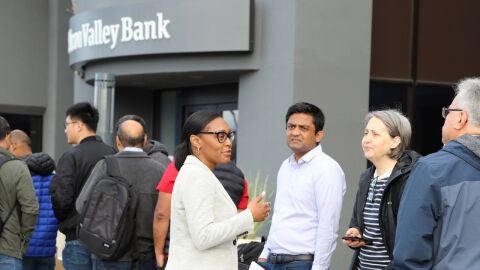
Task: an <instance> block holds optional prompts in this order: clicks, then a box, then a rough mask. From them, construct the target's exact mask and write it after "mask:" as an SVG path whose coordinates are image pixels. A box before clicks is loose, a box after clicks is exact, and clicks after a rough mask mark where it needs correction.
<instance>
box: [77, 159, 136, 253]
mask: <svg viewBox="0 0 480 270" xmlns="http://www.w3.org/2000/svg"><path fill="white" fill-rule="evenodd" d="M104 160H105V164H106V166H107V175H106V176H103V177H102V178H100V179H98V180H97V182H96V183H95V184H94V187H93V188H92V190H91V192H90V194H89V195H88V199H87V200H86V202H85V205H84V208H83V209H82V213H79V214H80V217H81V219H80V226H79V232H78V240H79V241H80V242H81V243H82V244H83V245H85V246H86V247H87V248H88V249H89V250H90V251H91V252H92V253H93V254H95V255H96V256H97V257H99V258H100V259H103V260H116V259H119V258H120V257H122V256H123V255H124V254H125V253H126V252H127V251H128V250H129V249H131V248H132V246H134V244H135V243H134V242H135V237H134V236H135V224H136V212H137V204H138V198H137V194H136V193H135V190H134V188H133V186H132V184H131V183H129V182H128V181H127V180H126V179H125V178H123V177H122V176H121V175H120V169H119V167H118V163H117V160H116V159H115V157H114V156H105V157H104Z"/></svg>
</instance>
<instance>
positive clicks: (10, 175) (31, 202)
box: [0, 116, 38, 270]
mask: <svg viewBox="0 0 480 270" xmlns="http://www.w3.org/2000/svg"><path fill="white" fill-rule="evenodd" d="M9 133H10V125H9V124H8V122H7V120H5V118H3V117H1V116H0V158H5V157H8V158H13V155H12V154H10V153H9V152H8V151H7V149H8V148H9V147H10V139H9ZM37 215H38V202H37V199H36V197H35V190H34V189H33V184H32V180H31V178H30V173H29V172H28V168H27V166H26V165H25V163H23V162H22V161H19V160H11V161H7V162H5V163H4V164H3V165H2V166H1V167H0V218H1V219H2V220H3V221H4V227H3V231H1V237H0V269H1V270H4V269H5V270H7V269H21V268H22V261H21V260H22V257H23V253H24V252H25V248H26V247H27V243H28V240H29V239H30V236H31V234H32V231H33V228H34V227H35V223H36V221H37Z"/></svg>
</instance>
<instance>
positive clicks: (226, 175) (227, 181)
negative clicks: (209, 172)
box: [213, 162, 245, 206]
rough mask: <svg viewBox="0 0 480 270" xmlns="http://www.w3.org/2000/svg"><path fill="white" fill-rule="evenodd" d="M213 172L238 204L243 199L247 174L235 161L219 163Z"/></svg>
mask: <svg viewBox="0 0 480 270" xmlns="http://www.w3.org/2000/svg"><path fill="white" fill-rule="evenodd" d="M213 174H215V176H216V177H217V178H218V180H219V181H220V183H221V184H222V186H223V187H224V188H225V190H226V191H227V193H228V195H230V197H231V198H232V201H233V202H234V203H235V205H237V206H238V204H239V203H240V200H242V196H243V190H244V187H245V176H244V175H243V173H242V171H241V170H240V169H239V168H238V167H237V166H236V165H235V163H233V162H229V163H225V164H219V165H217V166H216V167H215V169H213Z"/></svg>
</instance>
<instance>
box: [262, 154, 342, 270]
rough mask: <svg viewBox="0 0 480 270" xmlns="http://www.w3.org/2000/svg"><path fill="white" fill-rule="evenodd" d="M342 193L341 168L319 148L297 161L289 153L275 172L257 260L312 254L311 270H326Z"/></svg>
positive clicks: (335, 230)
mask: <svg viewBox="0 0 480 270" xmlns="http://www.w3.org/2000/svg"><path fill="white" fill-rule="evenodd" d="M345 191H346V183H345V174H344V173H343V171H342V168H341V167H340V165H339V164H338V163H337V162H336V161H335V160H334V159H332V158H331V157H330V156H328V155H327V154H325V153H324V152H323V151H322V147H321V145H318V146H317V147H315V148H314V149H312V150H310V152H308V153H307V154H305V155H304V156H303V157H301V158H300V159H299V160H298V162H297V161H296V160H295V157H294V155H293V154H292V155H291V156H290V157H289V158H288V159H286V160H285V161H284V162H283V163H282V166H281V167H280V170H279V171H278V176H277V193H276V197H275V207H274V212H273V217H272V226H271V228H270V233H269V235H268V238H267V242H266V244H265V248H264V249H263V251H262V254H261V255H260V258H268V255H269V254H271V253H277V254H290V255H298V254H314V256H315V259H314V261H313V266H312V269H328V267H329V264H330V260H331V257H332V254H333V251H334V250H335V247H336V243H337V236H338V224H339V220H340V212H341V209H342V202H343V196H344V194H345Z"/></svg>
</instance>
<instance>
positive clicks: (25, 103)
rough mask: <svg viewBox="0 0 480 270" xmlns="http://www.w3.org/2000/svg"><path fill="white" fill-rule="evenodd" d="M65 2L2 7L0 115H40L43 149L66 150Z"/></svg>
mask: <svg viewBox="0 0 480 270" xmlns="http://www.w3.org/2000/svg"><path fill="white" fill-rule="evenodd" d="M68 8H69V1H59V0H49V1H26V0H18V1H8V2H5V3H2V8H1V9H0V24H1V25H2V27H1V29H0V36H2V42H0V82H2V84H1V86H0V111H3V112H11V113H18V114H36V115H43V123H44V125H43V136H42V137H43V142H42V150H43V151H45V152H47V153H48V154H50V155H52V156H53V157H54V158H58V157H59V155H60V154H61V153H62V152H63V150H64V149H65V147H66V144H65V143H64V142H65V139H64V138H65V135H64V134H63V122H64V118H65V117H64V113H65V110H64V108H65V106H67V105H70V104H71V102H72V94H73V84H72V72H71V70H70V68H69V66H68V55H67V35H66V33H67V28H68V18H69V17H70V15H71V14H70V13H68V11H67V9H68Z"/></svg>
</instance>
